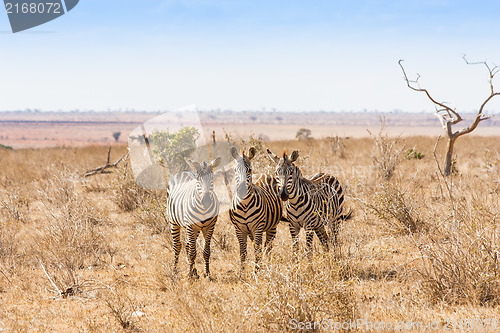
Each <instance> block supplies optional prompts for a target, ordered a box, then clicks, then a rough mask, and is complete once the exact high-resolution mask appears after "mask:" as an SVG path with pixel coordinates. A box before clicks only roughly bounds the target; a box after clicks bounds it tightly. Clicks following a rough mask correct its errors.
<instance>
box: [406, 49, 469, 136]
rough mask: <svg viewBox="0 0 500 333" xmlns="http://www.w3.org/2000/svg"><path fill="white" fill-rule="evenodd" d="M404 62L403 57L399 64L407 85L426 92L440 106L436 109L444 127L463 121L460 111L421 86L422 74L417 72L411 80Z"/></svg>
mask: <svg viewBox="0 0 500 333" xmlns="http://www.w3.org/2000/svg"><path fill="white" fill-rule="evenodd" d="M402 62H403V59H401V60H399V61H398V64H399V67H401V70H402V71H403V75H404V79H405V81H406V85H407V86H408V88H410V89H412V90H415V91H418V92H424V93H425V94H426V95H427V97H428V98H429V99H430V100H431V102H432V103H434V104H435V105H437V106H439V107H440V109H438V110H437V111H436V116H437V117H438V118H439V119H440V121H441V124H443V127H444V128H445V129H446V130H448V128H450V129H451V125H455V124H457V123H459V122H461V121H462V117H461V116H460V114H458V112H456V110H455V109H452V108H450V107H449V106H447V105H446V104H444V103H441V102H438V101H437V100H435V99H434V98H433V97H432V96H431V94H430V93H429V92H428V91H427V89H424V88H420V85H419V84H418V80H419V79H420V74H417V79H416V80H414V81H411V80H410V79H408V75H407V74H406V71H405V69H404V67H403V64H402ZM412 84H416V85H417V86H418V87H415V86H414V85H412Z"/></svg>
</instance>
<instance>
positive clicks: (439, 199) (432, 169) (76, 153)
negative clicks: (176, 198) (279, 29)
mask: <svg viewBox="0 0 500 333" xmlns="http://www.w3.org/2000/svg"><path fill="white" fill-rule="evenodd" d="M435 143H436V138H435V137H407V138H404V139H399V140H396V139H393V138H388V137H385V136H384V135H377V134H375V135H373V136H372V137H371V138H351V139H346V138H334V139H331V140H328V139H325V140H304V141H284V142H270V143H264V144H263V146H260V144H262V143H261V142H259V141H256V142H254V144H256V146H257V150H258V151H259V153H258V155H257V157H256V158H255V162H254V171H255V172H271V171H272V170H273V168H274V166H273V165H272V164H271V162H270V161H269V159H268V158H267V157H266V156H265V155H264V153H263V150H262V148H263V147H268V148H270V149H271V150H272V151H274V152H275V153H279V152H281V151H282V150H283V148H287V150H288V151H289V152H291V150H294V149H298V150H300V153H301V156H300V157H299V160H298V162H297V164H298V165H299V166H300V167H301V168H302V170H303V173H304V174H305V175H308V176H310V175H312V174H314V173H316V172H320V171H321V172H328V173H331V174H333V175H335V176H336V177H337V178H339V180H340V181H341V183H342V184H343V185H344V188H345V192H346V206H347V207H349V208H352V209H353V216H352V218H351V219H350V220H347V221H345V222H344V223H343V225H342V227H341V230H340V233H339V244H338V247H337V248H336V249H335V250H331V251H330V252H329V253H324V252H323V250H322V247H321V246H320V244H319V242H318V240H317V239H315V244H314V248H315V251H314V256H313V260H312V262H310V261H309V260H308V259H307V257H306V255H305V252H304V250H305V249H304V247H305V239H304V238H305V237H304V235H303V232H302V234H301V244H300V251H299V253H298V255H297V256H296V257H294V256H293V255H292V252H291V237H290V234H289V231H288V227H287V226H286V225H285V224H280V226H279V229H278V235H277V238H276V240H275V246H274V249H273V251H272V252H271V254H270V255H269V256H267V257H266V258H265V259H264V262H263V263H262V269H261V270H260V271H259V272H258V273H257V274H256V273H254V270H253V265H252V263H251V260H252V258H253V249H249V254H250V262H249V263H248V265H247V269H246V270H245V272H244V273H243V274H242V276H240V273H239V268H240V264H239V248H238V242H237V240H236V236H235V232H234V228H233V226H232V225H231V224H230V222H229V219H228V214H227V206H228V204H229V203H228V202H227V201H223V202H222V203H221V205H222V207H223V208H224V207H226V209H223V211H224V212H223V213H222V214H221V215H220V216H219V220H218V222H217V225H216V228H215V234H214V240H213V242H212V257H211V272H212V278H213V280H212V281H211V280H209V279H206V278H200V279H199V280H195V281H191V280H189V279H188V278H187V268H188V267H187V266H188V264H187V258H186V253H185V251H184V249H183V251H182V252H181V261H180V269H181V272H180V276H179V277H176V276H174V275H173V271H172V266H173V250H172V241H171V238H170V234H169V226H168V225H167V224H166V223H165V218H166V217H165V209H164V204H165V201H166V200H165V193H164V191H159V190H158V191H145V190H142V189H140V188H137V187H136V185H135V183H134V181H133V178H132V176H131V174H130V165H128V164H127V163H120V164H119V166H118V168H117V169H116V170H114V171H113V173H111V174H102V175H96V176H93V177H87V178H85V177H83V176H82V175H83V174H84V173H85V171H87V170H89V169H92V168H95V167H98V166H101V165H103V164H104V163H105V160H106V152H107V148H106V147H100V146H89V147H83V148H40V149H17V150H8V149H2V148H0V331H57V332H75V331H81V332H94V331H96V332H112V331H116V332H119V331H122V330H128V331H146V332H234V331H240V332H267V331H289V330H291V331H293V328H294V326H293V325H291V320H293V319H295V320H296V321H297V322H299V321H300V322H306V321H310V322H312V321H321V320H328V321H330V320H331V322H332V323H333V322H339V323H343V322H349V321H351V322H353V321H356V320H360V319H363V320H367V321H371V322H372V323H375V322H379V323H380V322H385V323H389V322H390V323H391V324H392V326H393V328H392V329H387V330H383V331H384V332H385V331H387V332H390V331H406V328H411V329H412V331H431V330H430V329H428V328H427V324H428V323H429V322H433V323H434V322H437V324H438V325H439V327H440V330H442V329H444V326H445V325H448V326H447V327H449V328H453V325H460V324H462V325H463V324H464V323H462V322H460V320H462V319H474V320H479V321H475V322H474V323H473V325H475V326H469V327H475V329H468V330H469V331H472V330H479V329H477V328H478V327H479V326H478V325H480V324H482V325H484V326H483V328H484V329H483V330H481V331H484V332H495V331H496V332H498V328H499V326H500V323H498V320H500V215H499V214H500V202H499V200H500V199H499V198H500V196H499V194H500V140H499V138H498V137H479V136H470V137H463V138H460V139H459V140H458V141H457V144H456V151H455V154H456V156H457V160H456V163H455V164H454V170H453V175H452V176H451V177H448V178H444V177H442V176H441V174H440V171H439V169H438V167H437V164H436V162H435V160H434V156H433V151H434V147H435ZM444 146H445V144H444V142H443V140H442V141H441V142H440V143H439V145H438V146H437V149H436V155H437V156H438V161H439V162H440V163H441V160H442V157H443V155H444ZM410 149H412V152H413V153H411V154H408V152H409V151H410ZM125 152H126V147H125V146H115V147H114V148H113V150H112V152H111V160H112V161H115V160H117V159H118V158H119V157H121V156H122V155H123V154H124V153H125ZM392 166H394V168H392ZM217 181H219V182H220V181H221V180H220V179H218V180H217ZM202 243H203V242H202V240H201V239H199V240H198V257H197V266H198V269H199V270H201V268H202V258H201V257H202V256H201V255H200V254H201V252H202V251H201V249H202ZM492 319H494V320H496V323H497V326H496V329H494V327H492V325H493V324H494V323H495V321H493V322H491V321H490V322H488V320H492ZM454 320H457V322H455V323H454V322H453V321H454ZM398 323H400V324H401V325H400V326H399V328H397V327H396V326H397V325H398ZM402 323H404V325H405V326H403V325H402ZM408 325H409V326H408ZM486 325H489V326H488V327H486ZM295 327H296V326H295ZM461 327H464V328H466V327H467V326H461ZM350 328H351V329H352V330H353V331H356V330H355V329H353V327H352V326H351V327H350ZM359 329H360V331H369V330H370V326H367V325H365V326H360V327H359ZM318 331H333V329H332V330H324V329H318Z"/></svg>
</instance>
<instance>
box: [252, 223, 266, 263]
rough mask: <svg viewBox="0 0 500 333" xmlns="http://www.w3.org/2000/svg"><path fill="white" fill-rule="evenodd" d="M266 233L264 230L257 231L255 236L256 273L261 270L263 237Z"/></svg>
mask: <svg viewBox="0 0 500 333" xmlns="http://www.w3.org/2000/svg"><path fill="white" fill-rule="evenodd" d="M263 234H264V231H263V230H262V229H257V230H255V234H254V239H255V242H254V249H255V272H257V271H258V270H259V268H260V267H259V262H260V260H261V259H262V236H263Z"/></svg>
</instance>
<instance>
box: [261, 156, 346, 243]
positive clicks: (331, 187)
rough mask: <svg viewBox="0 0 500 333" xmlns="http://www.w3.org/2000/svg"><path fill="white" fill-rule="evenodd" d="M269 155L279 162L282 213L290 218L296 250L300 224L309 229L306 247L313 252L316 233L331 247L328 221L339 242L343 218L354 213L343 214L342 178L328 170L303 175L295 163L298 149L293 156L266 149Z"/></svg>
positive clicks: (288, 219) (278, 174) (278, 178)
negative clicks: (280, 154)
mask: <svg viewBox="0 0 500 333" xmlns="http://www.w3.org/2000/svg"><path fill="white" fill-rule="evenodd" d="M267 153H268V155H269V157H271V159H272V160H273V161H274V162H275V163H276V164H277V166H276V171H275V175H276V176H277V181H278V189H279V195H280V197H281V200H283V202H284V206H283V217H284V219H285V220H287V221H288V222H289V226H290V234H291V236H292V240H293V244H294V245H293V248H294V251H296V250H297V247H298V236H299V232H300V229H301V228H304V229H305V231H306V245H307V251H308V252H309V253H311V250H312V241H313V237H314V233H316V235H317V236H318V238H319V240H320V242H321V244H322V245H323V248H324V249H325V251H328V249H329V245H328V241H329V237H328V234H327V233H326V231H325V224H326V225H329V226H330V228H331V233H332V234H333V236H334V238H335V244H336V243H337V233H338V227H339V224H340V221H342V220H346V219H348V218H349V217H350V216H351V213H352V211H349V212H348V213H347V214H345V215H342V209H343V205H344V193H343V190H342V186H341V185H340V183H339V181H338V180H337V179H336V178H335V177H333V176H331V175H328V174H324V173H319V174H316V175H314V176H313V177H312V178H311V179H307V178H304V177H303V176H302V172H301V170H300V169H299V168H298V167H297V166H296V165H295V164H294V162H295V161H296V160H297V158H298V157H299V152H298V151H294V152H293V153H292V154H291V155H290V158H289V157H288V155H287V154H286V151H283V157H282V158H279V157H278V156H276V155H275V154H273V153H272V152H271V151H270V150H269V149H267Z"/></svg>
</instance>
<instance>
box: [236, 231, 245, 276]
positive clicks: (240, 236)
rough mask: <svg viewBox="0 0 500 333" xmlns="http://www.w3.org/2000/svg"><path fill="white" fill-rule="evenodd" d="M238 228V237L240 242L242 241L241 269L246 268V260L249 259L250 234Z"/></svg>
mask: <svg viewBox="0 0 500 333" xmlns="http://www.w3.org/2000/svg"><path fill="white" fill-rule="evenodd" d="M235 229H236V237H238V243H240V261H241V270H242V271H243V269H244V268H245V261H246V260H247V237H248V235H247V234H246V233H244V232H243V231H241V230H240V229H239V228H235Z"/></svg>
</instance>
